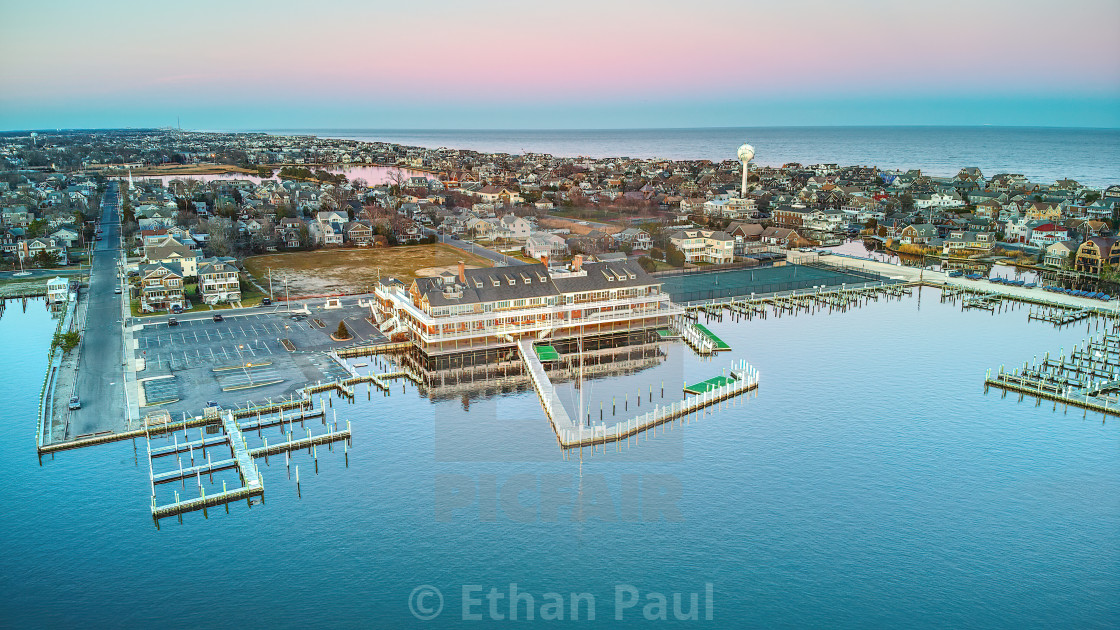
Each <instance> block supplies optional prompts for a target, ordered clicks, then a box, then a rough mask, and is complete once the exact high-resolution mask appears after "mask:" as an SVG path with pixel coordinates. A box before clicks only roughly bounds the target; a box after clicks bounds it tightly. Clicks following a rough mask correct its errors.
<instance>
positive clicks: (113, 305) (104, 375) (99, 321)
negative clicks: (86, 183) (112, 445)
mask: <svg viewBox="0 0 1120 630" xmlns="http://www.w3.org/2000/svg"><path fill="white" fill-rule="evenodd" d="M119 195H120V193H119V189H118V187H117V184H116V183H115V182H114V183H111V184H109V188H108V189H107V190H106V191H105V196H104V198H103V200H102V204H101V228H102V233H103V239H102V240H100V241H96V242H95V247H94V250H93V265H92V273H91V276H90V283H89V290H88V291H87V292H86V294H85V296H84V299H85V300H86V308H87V311H86V320H85V321H86V328H85V331H84V333H83V334H82V351H81V352H82V354H81V357H80V359H79V361H78V377H77V387H76V388H75V394H76V395H77V396H78V397H79V398H81V401H82V408H81V409H78V410H77V411H74V412H73V414H72V415H71V416H70V426H69V431H68V435H67V437H71V438H72V437H74V436H76V435H83V434H86V433H95V432H98V431H105V430H108V429H119V428H121V427H122V426H123V425H124V424H125V423H126V422H127V414H126V412H125V398H124V368H123V361H124V354H123V352H124V348H123V336H122V329H121V300H122V298H123V296H122V295H121V294H117V293H114V289H115V288H116V287H118V286H120V280H119V277H118V269H119V263H120V212H119V209H120V197H119Z"/></svg>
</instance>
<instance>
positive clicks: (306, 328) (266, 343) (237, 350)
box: [134, 306, 385, 415]
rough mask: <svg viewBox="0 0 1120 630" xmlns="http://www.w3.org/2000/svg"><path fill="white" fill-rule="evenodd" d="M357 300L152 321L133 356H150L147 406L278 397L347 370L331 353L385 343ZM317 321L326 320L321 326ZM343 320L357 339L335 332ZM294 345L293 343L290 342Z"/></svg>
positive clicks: (176, 407)
mask: <svg viewBox="0 0 1120 630" xmlns="http://www.w3.org/2000/svg"><path fill="white" fill-rule="evenodd" d="M368 312H369V311H368V310H367V309H363V308H360V307H357V306H350V307H344V308H341V309H330V310H322V309H319V310H316V311H313V312H312V314H311V315H303V314H292V313H288V312H283V311H280V312H274V311H268V312H248V313H239V314H231V315H223V320H222V321H214V319H213V316H205V317H199V316H191V315H186V316H179V317H177V318H176V319H177V325H168V324H167V323H166V322H164V321H152V322H151V323H145V324H144V326H143V327H142V328H141V329H140V330H138V331H136V333H135V339H136V343H135V349H134V352H135V355H136V357H137V358H139V359H143V361H144V369H143V370H142V371H140V372H139V373H138V374H137V377H138V378H139V379H140V380H141V383H142V389H143V393H144V402H145V403H146V406H145V407H144V408H142V409H141V414H142V415H143V414H145V413H147V412H150V411H152V410H153V409H154V408H156V407H157V406H158V407H159V408H163V409H167V410H168V411H171V412H172V413H173V414H174V415H178V414H180V413H188V414H195V413H198V412H199V410H200V409H201V408H202V407H203V406H204V405H205V404H206V402H208V401H212V400H213V401H217V402H219V403H222V404H231V405H232V404H233V403H234V402H240V403H244V401H245V400H248V399H251V400H265V399H267V398H280V397H284V396H287V395H289V394H291V393H293V392H294V391H295V390H297V389H299V388H301V387H303V386H304V385H306V384H307V383H309V382H314V381H317V380H331V379H335V378H339V377H343V376H345V374H346V372H345V370H343V369H342V368H341V367H340V366H338V365H336V364H335V362H334V360H333V359H331V358H330V357H329V356H328V355H327V352H329V351H330V350H331V349H333V348H336V347H340V346H345V345H350V344H353V343H377V342H379V341H384V340H385V338H384V336H383V335H381V334H380V333H379V332H378V331H377V330H376V329H375V328H374V327H373V326H372V325H371V324H370V323H369V322H368V321H366V319H365V317H366V316H367V314H368ZM316 320H319V322H321V323H322V325H320V324H319V323H318V322H316ZM342 320H345V321H346V325H347V328H348V329H349V330H350V331H351V333H352V334H353V338H352V339H351V340H349V341H347V342H345V343H338V342H335V341H333V340H332V339H331V338H330V335H331V333H333V332H335V330H336V329H337V328H338V322H339V321H342ZM286 344H290V345H286Z"/></svg>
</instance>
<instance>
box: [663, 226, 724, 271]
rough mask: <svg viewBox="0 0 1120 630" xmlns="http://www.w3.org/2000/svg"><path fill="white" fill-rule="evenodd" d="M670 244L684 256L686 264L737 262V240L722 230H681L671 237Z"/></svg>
mask: <svg viewBox="0 0 1120 630" xmlns="http://www.w3.org/2000/svg"><path fill="white" fill-rule="evenodd" d="M669 242H670V243H672V244H673V246H674V247H676V248H677V249H679V250H680V251H681V253H683V254H684V259H685V262H706V263H712V264H725V263H730V262H734V261H735V239H734V238H733V237H732V236H731V235H730V234H728V233H727V232H723V231H721V230H715V231H713V230H701V229H690V230H679V231H677V232H674V233H673V234H671V235H670V236H669Z"/></svg>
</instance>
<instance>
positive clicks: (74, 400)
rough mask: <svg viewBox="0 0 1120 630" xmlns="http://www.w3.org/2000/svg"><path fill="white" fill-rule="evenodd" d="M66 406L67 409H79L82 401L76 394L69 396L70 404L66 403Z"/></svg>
mask: <svg viewBox="0 0 1120 630" xmlns="http://www.w3.org/2000/svg"><path fill="white" fill-rule="evenodd" d="M66 408H67V409H69V410H70V411H74V410H75V409H81V408H82V401H80V400H78V397H77V396H71V397H70V404H69V405H66Z"/></svg>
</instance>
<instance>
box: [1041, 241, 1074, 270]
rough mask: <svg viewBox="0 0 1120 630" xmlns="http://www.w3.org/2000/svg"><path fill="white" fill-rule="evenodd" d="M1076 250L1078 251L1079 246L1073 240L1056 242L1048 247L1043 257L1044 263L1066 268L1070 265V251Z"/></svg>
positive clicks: (1049, 265)
mask: <svg viewBox="0 0 1120 630" xmlns="http://www.w3.org/2000/svg"><path fill="white" fill-rule="evenodd" d="M1074 251H1077V247H1076V245H1075V243H1074V242H1073V241H1061V242H1058V243H1054V244H1053V245H1050V246H1049V247H1047V248H1046V256H1045V258H1043V264H1045V265H1046V266H1048V267H1054V268H1057V269H1064V268H1066V267H1068V266H1069V261H1070V257H1069V255H1070V252H1074Z"/></svg>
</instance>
